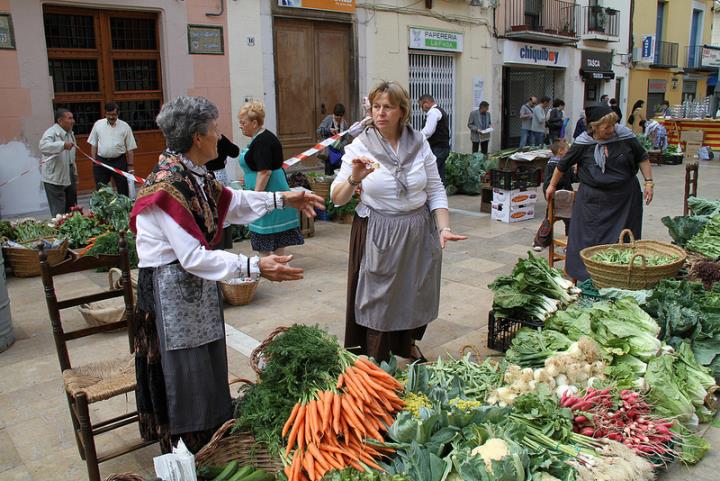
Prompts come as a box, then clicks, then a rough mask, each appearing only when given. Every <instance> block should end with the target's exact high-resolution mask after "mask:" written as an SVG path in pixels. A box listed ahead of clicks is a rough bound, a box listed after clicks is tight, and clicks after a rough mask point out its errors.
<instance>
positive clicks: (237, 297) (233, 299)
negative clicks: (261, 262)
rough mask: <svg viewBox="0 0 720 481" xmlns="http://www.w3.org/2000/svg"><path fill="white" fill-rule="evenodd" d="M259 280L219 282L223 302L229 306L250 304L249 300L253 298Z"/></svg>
mask: <svg viewBox="0 0 720 481" xmlns="http://www.w3.org/2000/svg"><path fill="white" fill-rule="evenodd" d="M259 282H260V281H259V280H257V281H248V282H241V283H239V284H228V283H227V282H220V288H221V289H222V293H223V297H224V298H225V302H227V303H228V304H230V305H231V306H244V305H247V304H250V301H252V300H253V297H254V296H255V291H256V290H257V286H258V283H259Z"/></svg>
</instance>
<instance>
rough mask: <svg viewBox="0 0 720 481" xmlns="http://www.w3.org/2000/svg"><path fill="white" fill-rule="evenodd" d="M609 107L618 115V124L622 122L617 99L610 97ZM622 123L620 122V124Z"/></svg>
mask: <svg viewBox="0 0 720 481" xmlns="http://www.w3.org/2000/svg"><path fill="white" fill-rule="evenodd" d="M610 108H611V109H612V111H613V112H615V113H616V114H617V116H618V123H619V124H620V123H621V122H622V116H623V113H622V110H620V106H619V105H618V101H617V100H615V99H610ZM621 125H622V124H621Z"/></svg>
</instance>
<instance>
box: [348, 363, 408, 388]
mask: <svg viewBox="0 0 720 481" xmlns="http://www.w3.org/2000/svg"><path fill="white" fill-rule="evenodd" d="M355 367H357V368H358V369H361V370H363V371H365V372H366V373H367V374H368V375H369V376H372V377H373V378H375V379H376V380H377V381H378V382H382V383H383V384H388V385H389V386H390V387H391V388H392V389H402V388H403V385H402V384H400V381H398V380H397V379H395V378H394V377H392V376H391V375H390V374H388V373H386V372H385V371H383V370H382V369H380V368H379V367H378V366H376V365H375V364H374V363H373V362H372V361H370V360H369V359H367V358H362V357H361V358H358V359H357V361H356V362H355Z"/></svg>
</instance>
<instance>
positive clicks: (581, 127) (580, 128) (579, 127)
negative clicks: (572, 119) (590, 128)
mask: <svg viewBox="0 0 720 481" xmlns="http://www.w3.org/2000/svg"><path fill="white" fill-rule="evenodd" d="M586 129H587V125H585V111H584V110H583V111H582V112H580V117H579V118H578V121H577V122H576V123H575V130H574V131H573V140H574V139H577V138H578V137H579V136H580V135H581V134H582V133H583V132H585V130H586Z"/></svg>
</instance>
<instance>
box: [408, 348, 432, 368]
mask: <svg viewBox="0 0 720 481" xmlns="http://www.w3.org/2000/svg"><path fill="white" fill-rule="evenodd" d="M410 360H411V361H412V362H414V363H415V362H419V363H421V364H424V363H426V362H428V360H427V358H426V357H425V356H423V353H422V351H421V350H420V348H419V347H418V345H417V344H413V345H412V346H410Z"/></svg>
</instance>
